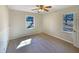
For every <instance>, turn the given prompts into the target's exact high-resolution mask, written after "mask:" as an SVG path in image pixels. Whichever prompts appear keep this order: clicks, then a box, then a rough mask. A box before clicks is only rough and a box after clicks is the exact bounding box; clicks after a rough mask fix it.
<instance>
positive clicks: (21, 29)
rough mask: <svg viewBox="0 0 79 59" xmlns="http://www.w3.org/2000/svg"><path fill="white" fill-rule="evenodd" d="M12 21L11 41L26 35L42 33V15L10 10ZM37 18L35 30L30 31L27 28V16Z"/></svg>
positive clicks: (10, 19)
mask: <svg viewBox="0 0 79 59" xmlns="http://www.w3.org/2000/svg"><path fill="white" fill-rule="evenodd" d="M9 15H10V18H9V21H10V24H9V26H10V39H16V38H19V37H23V36H26V35H32V34H36V33H40V32H41V30H42V29H41V22H42V15H40V14H34V13H29V12H23V11H17V10H16V11H15V10H11V9H10V10H9ZM29 15H31V16H34V17H35V28H34V29H32V30H28V29H26V27H25V16H29Z"/></svg>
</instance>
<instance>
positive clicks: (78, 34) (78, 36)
mask: <svg viewBox="0 0 79 59" xmlns="http://www.w3.org/2000/svg"><path fill="white" fill-rule="evenodd" d="M78 29H79V20H78V14H77V13H75V15H74V22H73V45H74V46H76V47H77V48H79V30H78Z"/></svg>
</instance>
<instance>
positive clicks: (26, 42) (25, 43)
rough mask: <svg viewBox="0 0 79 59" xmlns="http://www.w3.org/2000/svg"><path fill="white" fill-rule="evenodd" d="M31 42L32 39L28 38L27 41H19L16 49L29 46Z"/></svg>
mask: <svg viewBox="0 0 79 59" xmlns="http://www.w3.org/2000/svg"><path fill="white" fill-rule="evenodd" d="M31 41H32V38H29V39H26V40H24V41H21V42H20V44H19V45H18V46H17V48H16V49H19V48H22V47H23V46H26V45H29V44H31Z"/></svg>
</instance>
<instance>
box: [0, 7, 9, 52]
mask: <svg viewBox="0 0 79 59" xmlns="http://www.w3.org/2000/svg"><path fill="white" fill-rule="evenodd" d="M8 34H9V16H8V8H7V6H5V5H0V53H4V52H6V49H7V45H8V39H9V35H8Z"/></svg>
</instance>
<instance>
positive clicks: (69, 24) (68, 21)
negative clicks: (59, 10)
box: [63, 13, 74, 32]
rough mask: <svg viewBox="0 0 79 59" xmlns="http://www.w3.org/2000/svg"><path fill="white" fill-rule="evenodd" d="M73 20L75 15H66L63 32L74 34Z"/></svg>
mask: <svg viewBox="0 0 79 59" xmlns="http://www.w3.org/2000/svg"><path fill="white" fill-rule="evenodd" d="M73 20H74V14H73V13H67V14H65V15H64V22H63V30H64V31H65V32H73Z"/></svg>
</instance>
